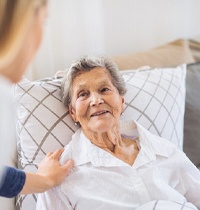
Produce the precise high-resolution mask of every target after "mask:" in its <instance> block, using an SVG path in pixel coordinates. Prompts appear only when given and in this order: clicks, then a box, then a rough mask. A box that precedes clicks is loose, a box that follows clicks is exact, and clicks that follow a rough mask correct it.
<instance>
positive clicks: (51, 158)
mask: <svg viewBox="0 0 200 210" xmlns="http://www.w3.org/2000/svg"><path fill="white" fill-rule="evenodd" d="M62 152H63V149H61V150H56V151H55V152H51V153H48V154H47V155H46V156H45V158H44V159H43V160H42V161H41V163H40V164H39V166H38V170H37V172H36V173H35V174H30V173H26V184H25V185H24V188H23V189H22V191H21V194H28V193H36V192H38V193H40V192H44V191H46V190H48V189H50V188H52V187H54V186H56V185H58V184H60V183H61V182H62V181H63V180H64V178H65V177H66V176H67V174H68V173H69V172H70V170H71V169H72V168H73V165H74V162H73V160H68V161H67V163H65V164H64V165H60V163H59V158H60V155H61V154H62Z"/></svg>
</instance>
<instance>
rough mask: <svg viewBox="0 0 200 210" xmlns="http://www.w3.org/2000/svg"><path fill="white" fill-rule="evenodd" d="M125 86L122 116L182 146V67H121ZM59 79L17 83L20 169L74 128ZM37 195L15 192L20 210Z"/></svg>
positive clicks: (60, 142)
mask: <svg viewBox="0 0 200 210" xmlns="http://www.w3.org/2000/svg"><path fill="white" fill-rule="evenodd" d="M121 73H122V76H123V77H124V79H125V82H126V86H127V89H128V92H127V94H126V95H125V101H126V105H125V111H124V114H123V115H122V120H128V119H136V120H137V121H138V122H139V123H140V124H142V125H143V126H144V127H146V128H147V129H148V130H150V131H151V132H152V133H154V134H157V135H160V136H162V137H165V138H167V139H169V140H170V141H171V142H173V143H174V144H176V145H177V146H178V147H180V148H182V146H183V119H184V109H185V76H186V66H185V65H181V66H178V67H177V68H165V69H144V70H127V71H123V72H121ZM60 83H61V79H53V78H47V79H44V80H38V81H34V82H30V81H28V80H27V79H23V80H22V81H21V82H20V83H19V84H18V85H16V100H17V101H18V104H19V105H18V110H17V117H18V124H17V134H18V135H17V138H18V154H19V168H20V169H23V170H27V171H35V170H36V168H37V164H38V163H39V162H40V161H41V160H42V159H43V157H44V156H45V154H46V153H48V152H50V151H54V150H56V149H58V148H61V147H63V146H65V145H66V144H67V143H68V142H69V141H70V139H71V136H72V134H73V133H74V132H75V131H76V130H77V129H78V127H77V126H75V125H74V123H73V121H72V119H71V118H70V116H69V113H68V110H67V109H66V108H65V107H64V106H63V104H62V103H61V92H60ZM36 200H37V195H35V194H33V195H25V196H19V197H18V199H17V206H18V208H19V209H21V210H23V209H35V204H36Z"/></svg>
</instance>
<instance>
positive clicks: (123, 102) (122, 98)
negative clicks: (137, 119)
mask: <svg viewBox="0 0 200 210" xmlns="http://www.w3.org/2000/svg"><path fill="white" fill-rule="evenodd" d="M121 100H122V106H121V107H122V111H121V112H123V111H124V104H125V99H124V97H123V96H122V97H121Z"/></svg>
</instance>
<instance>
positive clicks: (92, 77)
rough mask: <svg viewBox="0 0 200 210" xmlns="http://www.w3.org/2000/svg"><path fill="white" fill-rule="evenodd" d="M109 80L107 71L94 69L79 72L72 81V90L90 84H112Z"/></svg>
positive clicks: (100, 68) (101, 68) (98, 68)
mask: <svg viewBox="0 0 200 210" xmlns="http://www.w3.org/2000/svg"><path fill="white" fill-rule="evenodd" d="M111 79H112V77H111V75H110V73H109V72H108V70H107V69H105V68H103V67H96V68H93V69H91V70H88V71H80V72H79V73H78V74H77V75H76V76H75V78H74V79H73V81H72V88H73V89H74V88H81V87H83V86H88V85H90V84H93V85H94V84H96V85H102V86H103V85H108V83H109V84H111V83H112V81H111Z"/></svg>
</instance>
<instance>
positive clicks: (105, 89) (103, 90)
mask: <svg viewBox="0 0 200 210" xmlns="http://www.w3.org/2000/svg"><path fill="white" fill-rule="evenodd" d="M108 90H109V89H108V88H106V87H105V88H102V89H101V92H105V91H108Z"/></svg>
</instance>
